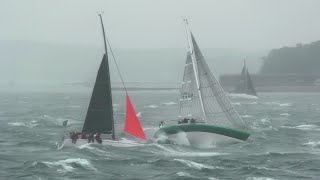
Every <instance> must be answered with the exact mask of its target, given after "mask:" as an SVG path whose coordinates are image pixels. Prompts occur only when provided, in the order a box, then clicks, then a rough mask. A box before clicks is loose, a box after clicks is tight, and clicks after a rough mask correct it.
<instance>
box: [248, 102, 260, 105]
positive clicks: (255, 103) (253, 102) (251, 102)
mask: <svg viewBox="0 0 320 180" xmlns="http://www.w3.org/2000/svg"><path fill="white" fill-rule="evenodd" d="M248 104H254V105H255V104H258V102H251V103H248Z"/></svg>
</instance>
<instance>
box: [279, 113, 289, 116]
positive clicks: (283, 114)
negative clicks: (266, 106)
mask: <svg viewBox="0 0 320 180" xmlns="http://www.w3.org/2000/svg"><path fill="white" fill-rule="evenodd" d="M280 116H290V114H289V113H282V114H280Z"/></svg>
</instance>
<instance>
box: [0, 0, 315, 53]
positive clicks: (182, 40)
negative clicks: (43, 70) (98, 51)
mask: <svg viewBox="0 0 320 180" xmlns="http://www.w3.org/2000/svg"><path fill="white" fill-rule="evenodd" d="M0 4H1V5H0V40H2V41H3V40H27V41H35V42H45V43H58V44H80V45H85V46H87V45H89V46H100V45H101V31H100V24H99V19H98V16H97V12H101V11H104V15H103V17H104V22H105V25H106V29H107V32H108V35H109V38H110V40H111V42H112V44H113V46H114V47H115V48H184V47H186V46H187V43H186V36H185V31H184V25H183V22H182V17H188V18H189V19H190V24H191V29H192V31H193V33H194V35H195V37H196V39H197V41H198V44H199V45H200V46H201V47H202V48H244V49H248V48H249V49H271V48H279V47H282V46H294V45H295V44H296V43H298V42H302V43H309V42H312V41H316V40H319V39H320V21H319V15H320V11H319V7H320V1H319V0H219V1H218V0H157V1H156V0H91V1H88V0H50V1H49V0H0Z"/></svg>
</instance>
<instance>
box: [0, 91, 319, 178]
mask: <svg viewBox="0 0 320 180" xmlns="http://www.w3.org/2000/svg"><path fill="white" fill-rule="evenodd" d="M129 95H130V96H131V100H132V103H133V104H134V106H135V110H136V113H137V114H138V116H139V117H140V120H141V123H142V125H143V127H144V129H145V131H146V133H147V135H148V137H149V141H148V142H147V143H146V144H145V145H144V146H142V147H129V148H117V147H110V146H101V145H86V146H80V147H78V148H62V149H58V148H57V143H60V141H61V138H62V136H63V134H65V133H67V132H69V131H80V130H81V128H82V124H83V120H84V117H85V114H86V108H87V106H88V102H89V98H90V92H89V91H88V92H87V91H85V92H67V93H66V92H65V93H61V92H20V93H13V92H2V93H0V179H23V180H25V179H26V180H28V179H35V180H44V179H79V180H81V179H85V180H88V179H90V180H91V179H104V180H105V179H148V180H149V179H153V180H156V179H208V180H224V179H237V180H238V179H239V180H275V179H281V180H282V179H291V180H292V179H320V93H318V94H317V93H306V94H304V93H260V94H259V99H245V98H241V97H234V98H231V101H232V103H233V104H234V106H235V107H236V109H237V110H238V112H239V114H240V115H241V116H242V118H243V119H244V120H245V121H246V122H248V123H249V124H250V127H251V133H252V135H251V136H250V138H249V139H248V141H246V142H243V143H239V144H233V145H229V146H223V147H219V146H217V147H212V148H209V149H198V148H194V147H189V146H182V145H170V144H168V145H166V144H157V143H155V142H153V140H152V134H153V133H154V131H155V130H156V129H157V127H158V123H159V121H161V120H166V119H169V120H171V119H175V118H177V112H178V105H177V103H176V102H177V100H178V98H177V97H178V92H177V91H175V90H170V91H131V92H129ZM113 96H114V98H113V104H114V110H115V119H116V123H117V124H116V127H117V136H118V137H124V138H129V137H126V135H125V134H123V133H122V132H121V129H122V128H123V121H124V115H125V114H124V103H125V101H124V100H125V99H124V94H123V92H121V91H116V92H114V94H113ZM65 120H68V125H67V126H66V127H63V126H62V122H63V121H65Z"/></svg>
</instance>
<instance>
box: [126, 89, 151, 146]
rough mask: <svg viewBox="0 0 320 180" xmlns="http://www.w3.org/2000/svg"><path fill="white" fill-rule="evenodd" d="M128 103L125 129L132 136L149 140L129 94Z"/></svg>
mask: <svg viewBox="0 0 320 180" xmlns="http://www.w3.org/2000/svg"><path fill="white" fill-rule="evenodd" d="M126 103H127V110H126V122H125V125H124V129H123V131H124V132H126V133H128V134H130V135H131V136H134V137H137V138H140V139H142V140H147V139H146V137H145V135H144V132H143V129H142V127H141V125H140V121H139V119H138V117H137V115H136V112H135V111H134V109H133V107H132V104H131V101H130V98H129V96H128V95H127V96H126Z"/></svg>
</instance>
